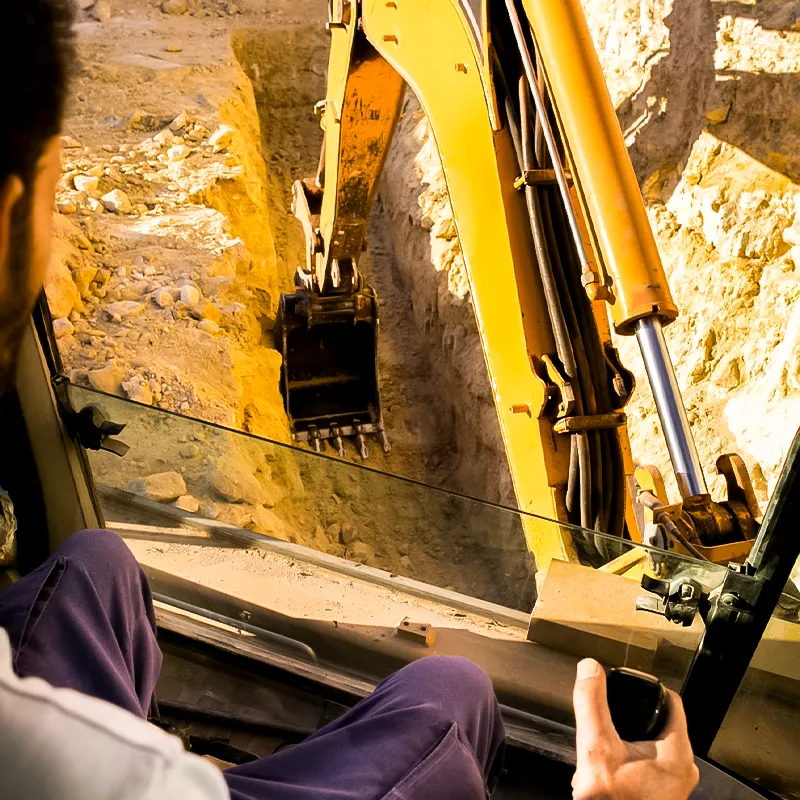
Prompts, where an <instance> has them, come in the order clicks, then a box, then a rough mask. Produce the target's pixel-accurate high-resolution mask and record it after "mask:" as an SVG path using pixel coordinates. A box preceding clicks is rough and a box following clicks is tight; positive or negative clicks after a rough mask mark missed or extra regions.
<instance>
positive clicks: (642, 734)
mask: <svg viewBox="0 0 800 800" xmlns="http://www.w3.org/2000/svg"><path fill="white" fill-rule="evenodd" d="M606 685H607V695H608V707H609V709H610V710H611V720H612V722H613V723H614V727H615V728H616V729H617V733H618V734H619V737H620V739H623V740H624V741H626V742H644V741H648V740H651V739H657V738H658V736H659V734H660V733H661V731H662V730H663V729H664V725H665V724H666V721H667V715H668V708H669V699H668V696H667V690H666V689H665V688H664V685H663V684H662V683H661V681H659V680H658V678H654V677H653V676H652V675H648V674H647V673H646V672H639V671H638V670H635V669H628V668H627V667H615V668H613V669H610V670H609V671H608V674H607V676H606Z"/></svg>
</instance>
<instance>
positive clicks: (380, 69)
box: [279, 0, 758, 569]
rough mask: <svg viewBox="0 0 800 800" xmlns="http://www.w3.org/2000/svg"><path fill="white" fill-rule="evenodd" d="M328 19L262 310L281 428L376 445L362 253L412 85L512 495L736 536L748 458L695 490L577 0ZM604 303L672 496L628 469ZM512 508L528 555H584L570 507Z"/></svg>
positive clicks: (698, 481) (624, 386)
mask: <svg viewBox="0 0 800 800" xmlns="http://www.w3.org/2000/svg"><path fill="white" fill-rule="evenodd" d="M328 29H329V31H330V35H331V51H330V62H329V69H328V86H327V95H326V98H325V100H324V101H323V102H321V103H320V104H318V111H319V113H320V114H321V125H322V128H323V130H324V131H325V137H324V144H323V153H322V159H321V161H320V169H319V172H318V175H317V176H316V178H315V179H314V180H312V181H306V182H305V183H303V182H298V183H296V184H295V187H294V210H295V214H296V215H297V216H298V218H299V219H300V220H301V222H302V223H303V226H304V228H305V230H306V239H307V243H308V247H307V263H306V264H305V265H304V266H303V267H301V268H300V269H299V270H298V274H297V278H296V284H297V291H296V292H295V293H294V294H292V295H284V296H283V297H282V299H281V313H280V319H279V329H280V330H281V335H282V346H283V355H284V370H283V384H282V388H283V393H284V398H285V401H286V406H287V413H288V415H289V418H290V421H291V423H292V425H293V431H294V435H295V438H296V439H297V440H298V441H306V442H308V443H309V444H311V445H312V446H314V447H315V448H316V449H318V450H319V449H321V448H322V447H323V446H324V444H325V442H328V443H329V444H331V445H332V446H333V448H334V449H335V450H336V451H337V452H339V453H340V454H341V453H342V452H343V445H342V440H343V437H353V438H354V439H355V441H356V442H357V446H358V448H359V450H360V451H361V453H362V455H364V456H366V453H367V441H368V439H369V438H371V436H372V435H375V436H376V437H377V438H378V440H379V441H380V443H381V444H382V446H383V447H384V449H385V450H387V451H388V448H389V442H388V435H387V432H386V431H385V429H384V426H383V420H382V415H381V409H380V396H379V392H378V389H377V377H376V368H375V363H376V346H377V345H376V337H377V321H378V319H377V300H376V297H375V293H374V291H373V290H372V288H371V287H370V286H369V285H368V284H367V283H366V281H365V280H364V277H363V276H362V275H361V274H360V272H359V270H358V260H359V256H360V254H361V252H362V249H363V247H364V240H365V239H364V237H365V229H366V221H367V217H368V212H369V208H370V205H371V202H372V199H373V196H374V193H375V188H376V184H377V181H378V179H379V177H380V173H381V169H382V166H383V163H384V161H385V158H386V154H387V152H388V148H389V145H390V142H391V138H392V133H393V130H394V127H395V125H396V122H397V119H398V117H399V114H400V109H401V105H402V101H403V97H404V92H405V86H406V84H407V85H408V86H409V87H410V88H411V89H412V90H413V91H414V93H415V94H416V96H417V97H418V98H419V101H420V103H421V105H422V107H423V109H424V110H425V113H426V114H427V116H428V118H429V120H430V124H431V128H432V131H433V134H434V137H435V140H436V144H437V147H438V150H439V153H440V155H441V161H442V165H443V169H444V174H445V178H446V181H447V187H448V191H449V195H450V201H451V204H452V208H453V214H454V218H455V222H456V226H457V230H458V235H459V239H460V244H461V248H462V251H463V254H464V258H465V262H466V265H467V269H468V274H469V280H470V289H471V295H472V301H473V304H474V308H475V313H476V318H477V322H478V327H479V332H480V337H481V342H482V346H483V351H484V355H485V358H486V364H487V368H488V373H489V377H490V381H491V386H492V390H493V393H494V398H495V402H496V407H497V413H498V417H499V421H500V427H501V431H502V434H503V439H504V443H505V448H506V453H507V456H508V462H509V466H510V470H511V475H512V478H513V482H514V488H515V492H516V497H517V502H518V506H519V508H520V509H521V510H522V511H524V512H528V513H529V514H532V515H538V516H540V517H544V518H546V519H547V520H557V521H560V522H568V523H573V524H577V525H581V526H582V527H584V528H587V529H590V530H594V531H598V532H601V533H607V534H611V535H613V536H627V537H630V538H632V539H633V540H634V541H642V538H643V535H645V533H646V531H648V530H649V531H650V534H649V535H650V538H651V539H652V538H653V536H655V534H653V530H654V529H655V530H656V533H658V532H659V531H660V535H661V536H662V537H666V539H667V540H669V542H670V543H671V545H672V546H674V547H677V549H678V550H681V551H684V552H686V551H688V552H690V553H692V554H694V555H701V556H703V557H711V558H714V556H715V552H712V551H716V550H718V548H719V547H720V546H721V547H722V548H723V550H724V554H723V553H722V551H719V553H718V554H717V555H719V558H725V559H729V558H731V557H736V556H738V555H742V554H744V553H746V552H747V550H748V549H749V542H750V541H751V540H752V538H753V537H754V536H755V532H756V528H757V516H758V509H757V507H754V501H753V493H752V489H751V488H750V484H749V478H748V477H747V473H746V470H744V466H743V464H742V463H741V459H738V460H736V458H735V457H727V458H728V460H727V461H725V462H724V463H723V464H722V466H721V469H722V470H723V471H725V470H727V471H725V475H726V478H728V486H729V497H728V499H727V500H726V501H725V502H723V503H715V502H713V501H712V500H711V498H710V496H709V494H708V490H707V488H706V485H705V480H704V478H703V471H702V468H701V466H700V463H699V460H698V457H697V452H696V449H695V446H694V443H693V440H692V436H691V432H690V429H689V425H688V422H687V419H686V413H685V410H684V406H683V403H682V400H681V397H680V392H679V390H678V386H677V383H676V381H675V376H674V371H673V369H672V364H671V362H670V360H669V354H668V352H667V349H666V344H665V342H664V337H663V332H662V326H663V325H666V324H668V323H669V322H671V321H672V320H673V319H675V317H676V316H677V313H678V310H677V308H676V306H675V303H674V301H673V299H672V296H671V294H670V290H669V286H668V283H667V279H666V276H665V273H664V270H663V267H662V264H661V261H660V258H659V254H658V250H657V248H656V243H655V240H654V238H653V234H652V231H651V229H650V225H649V222H648V219H647V215H646V212H645V208H644V204H643V201H642V197H641V194H640V191H639V186H638V183H637V181H636V178H635V175H634V172H633V168H632V165H631V163H630V160H629V158H628V154H627V150H626V147H625V144H624V141H623V137H622V133H621V131H620V128H619V125H618V123H617V118H616V114H615V112H614V108H613V106H612V103H611V99H610V97H609V94H608V91H607V88H606V85H605V81H604V79H603V75H602V72H601V69H600V64H599V61H598V58H597V55H596V53H595V50H594V47H593V44H592V41H591V37H590V34H589V29H588V26H587V24H586V20H585V18H584V15H583V11H582V9H581V6H580V3H579V0H559V2H557V3H552V2H550V3H542V2H534V1H533V0H516V1H515V0H425V1H424V2H410V0H331V3H330V18H329V23H328ZM609 317H610V319H611V323H612V324H613V327H614V329H615V330H616V332H617V333H619V334H623V335H636V337H637V338H638V340H639V343H640V345H641V348H642V353H643V357H644V360H645V365H646V367H647V371H648V377H649V379H650V382H651V384H652V386H653V391H654V395H655V398H656V402H657V406H658V411H659V414H660V416H661V420H662V424H663V428H664V431H665V436H666V438H667V444H668V448H669V451H670V456H671V458H672V462H673V465H674V467H675V473H676V477H677V479H678V484H679V487H680V491H681V494H682V500H681V502H680V503H677V504H673V505H668V504H667V498H666V497H665V496H664V493H663V482H661V481H660V476H658V475H657V474H656V473H654V470H652V469H649V470H640V471H638V473H637V475H636V476H635V475H634V465H633V461H632V458H631V454H630V446H629V443H628V436H627V430H626V427H625V415H624V412H623V408H624V406H625V403H626V401H627V400H628V398H629V396H630V393H631V392H632V390H633V381H632V378H631V376H630V374H629V373H628V372H627V371H626V370H625V369H624V367H623V366H622V365H621V364H620V362H619V359H618V358H617V355H616V351H615V350H614V348H613V345H612V340H611V330H610V324H609ZM637 481H638V482H637ZM648 525H649V527H648ZM524 528H525V534H526V538H527V541H528V545H529V548H530V550H531V551H532V552H533V554H534V555H535V557H536V561H537V564H538V567H539V568H540V569H543V568H546V566H547V564H549V562H550V560H551V559H553V558H559V559H567V560H572V559H576V558H580V559H581V560H587V561H588V562H589V563H591V562H592V560H593V557H592V553H591V552H586V545H585V544H584V545H583V546H582V547H583V549H582V551H581V552H577V550H576V545H575V539H574V537H572V536H571V535H570V533H569V529H568V528H566V527H564V528H563V529H562V528H559V527H558V526H553V525H552V523H549V524H544V523H539V522H538V521H537V520H536V519H535V518H533V517H530V518H528V519H527V520H526V521H525V523H524ZM656 543H657V542H656ZM665 543H666V541H665ZM592 547H595V548H596V549H597V550H598V551H599V552H598V553H596V554H595V555H599V556H601V557H602V556H603V555H604V553H603V552H602V549H603V545H602V541H599V540H598V542H597V543H596V544H595V545H592V546H589V549H590V550H591V549H592ZM578 549H580V548H578Z"/></svg>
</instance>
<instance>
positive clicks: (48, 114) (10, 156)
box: [0, 0, 77, 187]
mask: <svg viewBox="0 0 800 800" xmlns="http://www.w3.org/2000/svg"><path fill="white" fill-rule="evenodd" d="M73 21H74V10H73V0H11V2H5V3H3V9H2V11H0V182H3V181H5V180H6V179H7V178H8V177H9V175H18V176H19V177H20V178H21V179H22V181H23V182H24V183H25V185H26V187H30V186H31V185H32V181H33V177H34V172H35V167H36V163H37V161H38V160H39V158H40V157H41V155H42V153H43V151H44V148H45V145H46V144H47V142H48V140H49V139H51V138H52V137H53V136H55V135H56V134H58V132H59V131H60V130H61V122H62V119H63V116H64V105H65V100H66V95H67V87H68V84H69V78H70V76H71V75H72V73H73V71H74V68H75V64H76V61H77V59H76V55H75V40H74V35H73V32H72V24H73Z"/></svg>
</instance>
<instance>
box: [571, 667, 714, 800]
mask: <svg viewBox="0 0 800 800" xmlns="http://www.w3.org/2000/svg"><path fill="white" fill-rule="evenodd" d="M572 701H573V704H574V706H575V721H576V732H577V749H578V766H577V769H576V770H575V776H574V777H573V779H572V797H573V799H574V800H651V798H655V797H657V798H659V800H686V798H687V797H689V795H690V794H691V792H692V790H693V789H694V787H695V786H697V781H698V778H699V775H700V773H699V772H698V770H697V767H696V766H695V763H694V756H693V754H692V746H691V745H690V744H689V735H688V732H687V729H686V715H685V714H684V711H683V703H682V702H681V699H680V697H679V696H678V695H677V694H675V692H669V716H668V717H667V724H666V726H665V728H664V730H663V732H662V733H661V736H660V737H659V738H658V739H656V740H654V741H652V742H623V741H622V739H620V738H619V736H618V735H617V731H616V729H615V728H614V723H613V722H612V721H611V712H610V711H609V709H608V700H607V698H606V674H605V671H604V670H603V668H602V667H601V666H600V664H598V663H597V662H596V661H594V660H593V659H591V658H586V659H584V660H583V661H581V662H580V663H579V664H578V675H577V678H576V680H575V689H574V691H573V695H572Z"/></svg>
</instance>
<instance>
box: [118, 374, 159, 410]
mask: <svg viewBox="0 0 800 800" xmlns="http://www.w3.org/2000/svg"><path fill="white" fill-rule="evenodd" d="M122 389H123V391H124V392H125V394H127V395H128V397H129V398H130V399H131V400H133V401H134V402H136V403H144V404H145V405H148V406H151V405H153V391H152V389H151V388H150V384H149V383H148V382H147V380H145V378H143V377H142V376H141V375H134V376H132V377H131V378H130V379H129V380H127V381H123V383H122Z"/></svg>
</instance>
